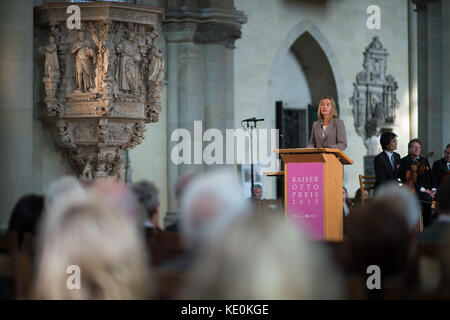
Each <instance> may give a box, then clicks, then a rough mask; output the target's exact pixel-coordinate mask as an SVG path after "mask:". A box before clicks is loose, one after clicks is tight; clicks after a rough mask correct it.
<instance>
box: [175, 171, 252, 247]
mask: <svg viewBox="0 0 450 320" xmlns="http://www.w3.org/2000/svg"><path fill="white" fill-rule="evenodd" d="M243 194H244V193H243V191H242V188H241V185H240V184H239V181H238V179H237V176H236V174H235V173H234V172H233V171H229V170H218V171H213V172H209V173H206V174H204V175H201V176H198V177H196V178H194V180H193V181H192V182H191V183H189V187H188V188H187V189H186V191H185V192H184V195H183V198H182V201H181V209H182V212H183V215H182V216H181V230H182V236H183V238H184V241H185V243H186V245H187V246H188V248H189V249H195V250H197V249H200V248H201V247H203V246H204V245H209V244H210V243H212V242H214V241H215V240H216V239H217V238H219V237H220V235H222V234H223V233H226V232H227V231H228V230H229V229H230V226H231V225H232V224H233V223H234V222H235V221H236V220H237V219H238V218H239V217H241V216H243V215H246V214H248V212H249V211H248V205H247V202H246V201H245V199H244V196H243Z"/></svg>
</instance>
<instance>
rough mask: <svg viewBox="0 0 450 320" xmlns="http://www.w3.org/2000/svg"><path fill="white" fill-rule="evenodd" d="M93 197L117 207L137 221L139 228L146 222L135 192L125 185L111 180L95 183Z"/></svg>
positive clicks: (92, 190)
mask: <svg viewBox="0 0 450 320" xmlns="http://www.w3.org/2000/svg"><path fill="white" fill-rule="evenodd" d="M91 192H92V194H93V195H95V196H98V197H100V198H102V199H103V200H104V201H107V202H109V204H110V205H112V206H114V207H117V208H118V209H119V210H120V211H121V212H123V213H124V214H126V215H127V217H129V218H131V219H132V220H134V221H135V223H136V224H137V225H138V226H142V225H143V224H144V222H145V220H146V214H145V213H144V212H143V210H142V207H141V206H140V205H139V202H138V201H137V198H136V196H135V195H134V193H133V191H131V190H130V188H128V187H127V186H126V185H125V184H123V183H118V182H115V181H111V180H106V181H101V182H97V183H95V184H94V185H93V186H92V187H91Z"/></svg>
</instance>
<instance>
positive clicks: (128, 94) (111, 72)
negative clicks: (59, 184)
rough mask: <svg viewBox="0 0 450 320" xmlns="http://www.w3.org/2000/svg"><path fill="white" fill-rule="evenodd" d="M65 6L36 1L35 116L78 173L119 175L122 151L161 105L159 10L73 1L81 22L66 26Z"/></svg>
mask: <svg viewBox="0 0 450 320" xmlns="http://www.w3.org/2000/svg"><path fill="white" fill-rule="evenodd" d="M70 5H73V4H72V3H55V4H44V5H41V6H38V7H35V43H37V54H38V55H39V59H38V61H39V64H38V65H37V66H36V67H37V68H36V72H37V74H38V76H39V78H41V79H42V82H43V86H42V89H40V90H38V92H41V94H39V95H38V96H42V97H44V98H43V99H40V101H39V105H40V109H41V111H42V112H41V118H42V120H43V121H44V122H46V123H48V124H50V127H51V130H52V136H53V138H54V141H55V144H56V145H57V146H59V147H61V148H63V149H64V150H65V152H66V154H67V156H68V160H69V163H70V164H71V165H72V166H73V168H74V170H75V171H76V172H77V173H78V174H79V176H80V178H83V179H95V180H99V179H106V178H112V179H117V180H120V181H124V179H125V163H124V159H123V150H128V149H131V148H133V147H134V146H136V145H138V144H140V143H141V141H142V139H143V138H144V132H145V130H146V123H149V122H157V121H158V118H159V113H160V111H161V90H162V86H163V81H164V73H165V65H164V60H163V57H162V53H161V51H160V50H159V49H158V46H157V41H156V39H157V37H158V24H159V23H160V22H161V21H162V20H163V19H164V10H163V9H162V8H155V7H149V6H142V5H132V4H124V3H114V2H92V3H77V4H76V5H77V6H79V8H80V20H81V25H80V29H72V30H71V29H69V28H68V24H67V19H68V18H69V17H70V15H71V14H70V13H67V8H68V7H69V6H70ZM44 90H45V92H44ZM35 91H36V90H35Z"/></svg>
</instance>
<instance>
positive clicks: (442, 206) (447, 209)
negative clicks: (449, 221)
mask: <svg viewBox="0 0 450 320" xmlns="http://www.w3.org/2000/svg"><path fill="white" fill-rule="evenodd" d="M436 202H437V205H438V208H439V213H445V214H449V215H450V179H445V180H444V181H443V182H442V183H441V184H440V185H439V188H438V190H437V193H436Z"/></svg>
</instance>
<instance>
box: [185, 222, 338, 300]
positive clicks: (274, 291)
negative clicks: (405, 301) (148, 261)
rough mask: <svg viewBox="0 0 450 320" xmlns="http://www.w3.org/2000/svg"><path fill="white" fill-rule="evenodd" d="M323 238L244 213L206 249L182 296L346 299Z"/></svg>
mask: <svg viewBox="0 0 450 320" xmlns="http://www.w3.org/2000/svg"><path fill="white" fill-rule="evenodd" d="M325 250H326V249H325V248H324V247H321V245H319V244H318V243H313V242H309V241H308V240H307V239H306V238H305V237H304V236H303V235H302V233H301V231H300V230H299V229H298V228H297V227H296V226H294V225H292V224H289V223H288V222H287V221H285V220H284V219H279V218H278V217H275V216H267V215H263V216H256V215H250V216H247V217H241V219H240V220H239V222H238V223H236V224H235V225H234V226H233V228H230V229H229V230H228V232H226V233H225V234H222V236H221V237H220V241H216V242H215V243H214V245H212V246H210V247H209V248H208V249H207V250H205V251H204V252H203V254H202V255H201V256H200V258H199V259H198V261H197V262H196V264H195V265H194V266H193V267H192V268H191V271H190V273H189V274H188V277H187V280H186V283H185V286H184V288H183V289H182V290H181V293H180V296H179V298H181V299H202V300H203V299H217V300H235V299H238V300H279V299H283V300H284V299H286V300H298V299H341V298H344V292H343V287H342V284H343V283H342V278H341V276H340V274H339V273H338V271H337V269H336V268H335V266H334V263H333V261H332V260H331V259H330V257H329V256H328V252H327V251H325Z"/></svg>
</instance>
